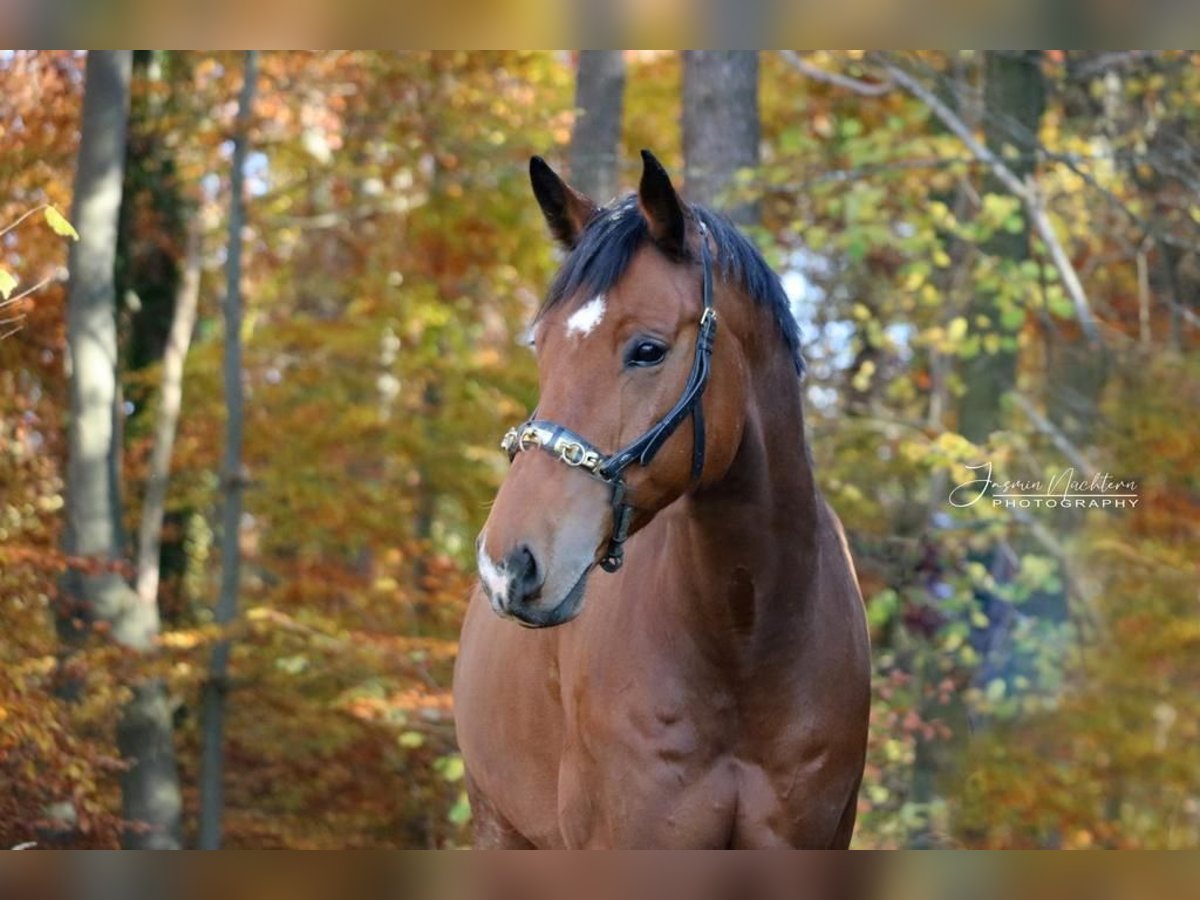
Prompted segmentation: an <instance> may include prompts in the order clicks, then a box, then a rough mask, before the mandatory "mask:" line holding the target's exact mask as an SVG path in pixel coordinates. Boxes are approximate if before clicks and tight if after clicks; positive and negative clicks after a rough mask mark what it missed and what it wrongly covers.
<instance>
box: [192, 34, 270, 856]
mask: <svg viewBox="0 0 1200 900" xmlns="http://www.w3.org/2000/svg"><path fill="white" fill-rule="evenodd" d="M257 71H258V54H257V53H256V52H255V51H253V50H249V51H247V52H246V56H245V65H244V70H243V76H242V91H241V96H240V97H239V99H238V112H237V125H236V129H235V134H234V138H233V162H232V166H233V171H232V174H231V177H230V200H229V253H228V258H227V262H226V269H225V273H226V282H225V301H224V310H223V311H224V315H225V366H224V368H225V405H226V409H227V414H228V418H227V422H226V434H225V460H224V465H223V473H222V483H223V485H224V490H225V504H224V509H223V511H222V514H221V528H222V533H221V587H220V594H219V595H218V597H217V606H216V613H215V616H214V619H215V621H216V624H217V625H218V626H220V627H224V626H226V625H228V624H229V623H230V622H231V621H233V617H234V616H235V615H236V614H237V598H238V588H239V585H240V580H241V578H240V576H241V547H240V544H239V537H240V534H241V528H240V525H241V521H242V493H243V488H244V476H243V474H242V427H243V421H244V416H243V388H242V292H241V281H242V227H243V224H244V223H245V220H246V198H245V168H246V148H247V142H248V131H249V124H250V111H251V106H252V105H253V103H254V87H255V81H256V79H257ZM229 652H230V645H229V640H228V638H224V637H223V638H221V639H220V640H218V641H217V643H216V645H215V646H214V647H213V653H212V659H211V660H210V662H209V671H208V680H207V681H206V682H205V685H204V725H203V729H204V733H203V740H202V749H201V760H200V849H201V850H218V849H220V847H221V815H222V811H223V810H222V807H223V806H224V795H223V790H222V770H223V763H224V758H223V755H222V741H223V739H224V733H225V696H226V691H227V684H226V682H227V679H228V674H229Z"/></svg>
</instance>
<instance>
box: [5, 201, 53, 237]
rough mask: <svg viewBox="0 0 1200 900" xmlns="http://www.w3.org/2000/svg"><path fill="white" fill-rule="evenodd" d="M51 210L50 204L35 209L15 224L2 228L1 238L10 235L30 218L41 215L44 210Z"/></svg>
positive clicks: (22, 216)
mask: <svg viewBox="0 0 1200 900" xmlns="http://www.w3.org/2000/svg"><path fill="white" fill-rule="evenodd" d="M49 208H50V204H49V203H43V204H42V205H41V206H35V207H34V208H33V209H31V210H29V211H28V212H26V213H24V214H23V215H21V216H20V217H19V218H18V219H17V220H16V221H15V222H13V223H11V224H9V225H6V226H5V227H4V228H0V237H4V236H5V235H6V234H8V233H9V232H10V231H12V230H13V229H14V228H16V227H17V226H18V225H20V224H21V223H22V222H24V221H25V220H26V219H28V218H29V217H30V216H32V215H36V214H37V213H40V212H41V211H42V210H43V209H49Z"/></svg>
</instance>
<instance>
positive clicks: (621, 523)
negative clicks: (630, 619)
mask: <svg viewBox="0 0 1200 900" xmlns="http://www.w3.org/2000/svg"><path fill="white" fill-rule="evenodd" d="M699 231H700V262H701V266H702V268H703V288H702V294H701V298H702V300H703V307H704V311H703V312H702V313H701V315H700V330H699V333H698V334H697V336H696V355H695V356H694V357H693V359H692V371H691V373H690V374H689V375H688V380H687V383H686V384H685V385H684V388H683V394H682V395H681V396H680V398H679V400H677V401H676V403H675V405H674V406H672V407H671V409H670V410H669V411H668V412H667V413H666V415H664V416H663V417H662V418H661V419H659V420H658V421H657V422H656V423H654V425H652V426H651V427H650V429H649V430H648V431H646V432H645V433H644V434H643V435H642V436H641V437H639V438H637V439H636V440H634V441H633V442H632V443H630V444H629V445H628V446H626V447H625V448H624V449H622V450H618V451H617V452H616V453H613V454H611V455H608V454H605V453H604V452H602V451H601V450H599V449H597V448H596V446H595V445H594V444H592V443H591V441H589V440H587V439H586V438H584V437H581V436H580V435H578V434H576V433H575V432H574V431H571V430H570V429H569V428H566V427H564V426H562V425H559V424H558V423H557V422H551V421H549V420H547V419H539V418H537V411H536V410H535V411H534V413H533V415H532V416H530V417H529V418H528V419H527V420H525V422H523V423H522V424H520V425H518V426H517V427H516V428H510V429H509V430H508V432H507V433H506V434H505V435H504V440H502V441H501V442H500V446H501V447H502V448H503V449H504V450H506V451H507V452H508V459H509V462H511V461H512V460H513V459H514V458H515V457H516V455H517V454H518V453H520V452H521V451H523V450H532V449H534V448H538V449H541V450H544V451H546V452H547V453H549V454H550V455H551V456H553V457H554V458H555V459H557V460H559V461H560V462H563V463H566V464H567V465H568V466H571V467H572V468H576V469H582V470H583V471H584V472H586V473H587V474H589V475H591V476H592V477H593V478H597V479H599V480H600V481H603V482H604V483H605V484H608V485H611V486H612V507H613V530H612V535H611V536H610V537H609V539H608V548H607V549H606V550H605V551H604V556H603V557H602V558H601V560H600V567H601V568H602V569H604V571H606V572H615V571H617V569H619V568H621V563H622V562H623V561H624V555H625V539H626V538H628V537H629V526H630V522H631V521H632V519H633V507H632V506H630V505H629V504H628V503H627V502H626V501H625V496H626V490H625V470H626V469H627V468H629V467H630V466H631V465H632V464H633V463H635V462H636V463H637V464H638V465H640V466H647V465H649V464H650V461H651V460H653V459H654V457H655V455H656V454H657V453H658V451H659V450H660V449H661V448H662V445H663V444H665V443H666V441H667V438H669V437H670V436H671V435H672V434H674V433H675V429H676V428H678V427H679V425H680V423H682V422H683V420H684V419H686V418H687V417H688V416H689V415H690V416H691V417H692V431H693V440H692V481H696V480H698V479H699V478H700V475H701V473H702V472H703V471H704V408H703V404H702V403H701V399H702V398H703V396H704V388H705V387H706V386H707V385H708V376H709V372H710V370H711V359H712V348H713V338H714V337H715V335H716V332H717V311H716V309H714V308H713V298H712V262H711V261H710V259H709V252H708V229H707V228H706V227H705V225H704V223H703V222H700V223H699Z"/></svg>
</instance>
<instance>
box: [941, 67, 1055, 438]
mask: <svg viewBox="0 0 1200 900" xmlns="http://www.w3.org/2000/svg"><path fill="white" fill-rule="evenodd" d="M984 68H985V72H984V79H985V81H984V95H983V106H984V108H983V116H984V124H983V130H984V135H985V137H986V138H987V146H988V149H989V150H991V151H992V152H993V153H994V154H996V156H998V157H999V158H1000V159H1002V160H1005V161H1006V163H1007V165H1008V167H1009V169H1011V170H1012V172H1013V174H1014V175H1016V176H1017V178H1019V179H1021V180H1022V181H1024V180H1025V179H1026V178H1027V177H1028V176H1030V175H1032V174H1033V172H1034V170H1035V159H1034V154H1035V152H1036V150H1037V146H1038V125H1039V122H1040V121H1041V117H1042V110H1043V109H1044V108H1045V105H1046V90H1045V83H1044V79H1043V76H1042V59H1041V51H1040V50H1020V51H1011V50H989V51H987V55H986V57H985V59H984ZM1013 151H1015V153H1013ZM984 190H985V191H986V192H987V193H992V194H1000V193H1005V189H1004V186H1003V185H1002V184H1000V183H999V181H997V180H996V179H995V178H994V177H993V176H991V175H989V176H988V178H987V180H986V181H985V184H984ZM1022 221H1023V222H1024V227H1022V228H1021V230H1020V231H1018V232H1016V233H1010V232H1007V231H1003V230H1001V231H999V232H998V233H997V234H996V235H995V236H993V237H992V238H991V240H990V241H989V242H988V243H987V245H986V246H985V247H984V250H985V251H986V252H988V253H990V254H992V255H995V256H1002V257H1005V258H1006V259H1009V260H1012V261H1013V262H1021V261H1023V260H1026V259H1028V258H1029V223H1028V219H1027V218H1026V217H1025V216H1024V213H1022ZM979 316H986V317H987V318H988V320H989V321H990V323H991V324H990V325H989V326H987V328H986V329H983V330H978V329H977V326H976V321H977V317H979ZM967 321H968V322H970V323H971V328H972V329H973V330H974V331H975V333H978V334H980V337H981V339H982V337H983V335H985V334H988V333H993V334H997V335H998V336H999V337H1000V338H1001V339H1002V340H1003V339H1005V338H1011V337H1015V332H1006V331H1004V330H1003V329H1002V328H1001V325H1000V311H999V310H998V309H997V306H996V300H995V298H994V297H992V296H989V295H988V294H986V293H982V292H981V293H979V294H978V295H977V297H976V298H975V301H974V302H973V303H972V304H971V305H970V307H969V309H968V312H967ZM1016 374H1017V352H1016V350H1015V349H1007V348H1004V347H1001V348H1000V349H999V350H997V351H996V352H995V353H988V352H986V351H985V350H982V349H981V350H980V351H979V353H978V354H976V356H974V357H973V358H972V359H969V360H967V361H966V363H965V365H964V366H963V380H964V383H965V386H966V392H965V393H964V394H963V396H962V398H961V401H960V403H959V408H958V430H959V431H960V432H961V433H962V434H963V435H964V436H966V437H967V438H969V439H970V440H972V441H975V442H976V443H982V442H983V441H985V440H987V437H988V435H989V434H991V433H992V432H993V431H995V430H996V429H997V428H1000V427H1001V425H1002V412H1003V408H1002V406H1001V402H1002V401H1003V399H1004V395H1005V394H1007V393H1008V392H1009V391H1010V390H1012V388H1013V386H1014V384H1015V383H1016Z"/></svg>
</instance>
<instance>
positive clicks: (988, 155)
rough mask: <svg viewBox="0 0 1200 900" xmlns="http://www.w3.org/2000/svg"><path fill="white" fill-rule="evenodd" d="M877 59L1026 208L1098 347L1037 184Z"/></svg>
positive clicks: (1075, 279)
mask: <svg viewBox="0 0 1200 900" xmlns="http://www.w3.org/2000/svg"><path fill="white" fill-rule="evenodd" d="M874 58H875V59H876V60H877V61H878V63H879V64H880V65H881V66H882V67H883V68H884V70H885V71H886V72H887V73H888V75H889V76H890V77H891V79H892V81H893V82H895V83H896V84H897V85H899V86H900V87H902V88H904V89H905V90H906V91H908V93H910V94H911V95H912V96H913V97H915V98H916V99H918V100H920V101H921V102H922V103H924V104H925V105H926V106H927V107H929V111H930V112H932V113H933V114H934V115H935V116H937V118H938V119H939V120H940V121H941V123H942V124H943V125H944V126H946V128H947V129H948V130H949V131H950V132H951V133H952V134H953V135H954V136H955V137H957V138H958V139H959V140H960V141H962V142H963V144H964V145H965V146H966V148H967V149H968V150H969V151H971V153H972V154H973V155H974V156H975V157H976V158H978V159H979V160H980V161H981V162H983V163H984V164H985V165H987V167H988V168H989V169H991V170H992V174H994V175H995V176H996V179H997V180H998V181H999V182H1000V183H1001V184H1002V185H1004V187H1005V189H1006V190H1007V191H1008V192H1009V193H1011V194H1012V195H1013V196H1014V197H1016V198H1017V199H1018V200H1020V201H1021V204H1022V205H1023V206H1024V207H1025V213H1026V215H1027V216H1028V217H1029V223H1030V224H1031V225H1032V226H1033V228H1034V230H1035V231H1036V232H1037V233H1038V236H1039V237H1040V238H1041V239H1042V242H1043V243H1044V244H1045V245H1046V249H1047V250H1049V252H1050V259H1051V260H1052V261H1053V263H1054V267H1055V268H1056V269H1057V270H1058V275H1059V277H1060V278H1061V279H1062V283H1063V287H1064V288H1065V289H1066V291H1067V295H1068V296H1069V297H1070V298H1071V303H1072V304H1073V305H1074V307H1075V316H1076V318H1078V319H1079V326H1080V327H1081V328H1082V329H1083V333H1084V335H1085V336H1086V337H1087V340H1088V343H1089V344H1091V345H1092V346H1097V345H1098V344H1099V343H1100V332H1099V330H1098V329H1097V327H1096V320H1095V316H1093V315H1092V307H1091V304H1090V303H1089V302H1088V298H1087V293H1086V292H1085V291H1084V289H1083V282H1081V281H1080V280H1079V273H1078V272H1076V271H1075V267H1074V266H1073V265H1072V264H1071V258H1070V256H1068V255H1067V250H1066V248H1065V247H1064V246H1063V244H1062V241H1060V240H1059V238H1058V235H1057V234H1056V233H1055V231H1054V225H1053V223H1051V221H1050V217H1049V215H1047V213H1046V206H1045V203H1044V202H1043V200H1042V196H1041V193H1040V192H1039V191H1038V189H1037V185H1036V183H1035V182H1034V181H1033V180H1032V179H1030V180H1029V181H1022V180H1021V179H1020V178H1018V177H1017V176H1016V175H1015V174H1014V173H1013V171H1012V170H1011V169H1010V168H1009V167H1008V166H1006V165H1005V164H1004V162H1003V161H1002V160H1001V159H1000V157H998V156H996V154H994V153H993V152H992V151H991V150H989V149H988V148H987V147H986V146H985V145H984V144H983V143H981V142H980V140H979V139H978V138H977V137H975V134H974V133H973V132H972V131H971V129H970V127H968V125H967V124H966V122H964V121H963V120H962V119H961V118H960V117H959V115H958V114H957V113H955V112H954V110H952V109H951V108H950V107H949V106H947V105H946V104H945V103H943V102H942V101H941V100H940V99H939V98H938V96H937V95H936V94H935V93H934V92H933V91H931V90H930V89H929V88H927V87H925V85H923V84H922V83H921V82H920V81H918V80H917V79H916V78H914V77H913V76H912V75H910V74H908V72H906V71H904V70H903V69H901V68H900V67H899V66H897V65H896V64H895V63H893V62H892V61H891V60H889V59H888V58H887V57H886V56H884V55H882V54H876V55H875V56H874Z"/></svg>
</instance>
